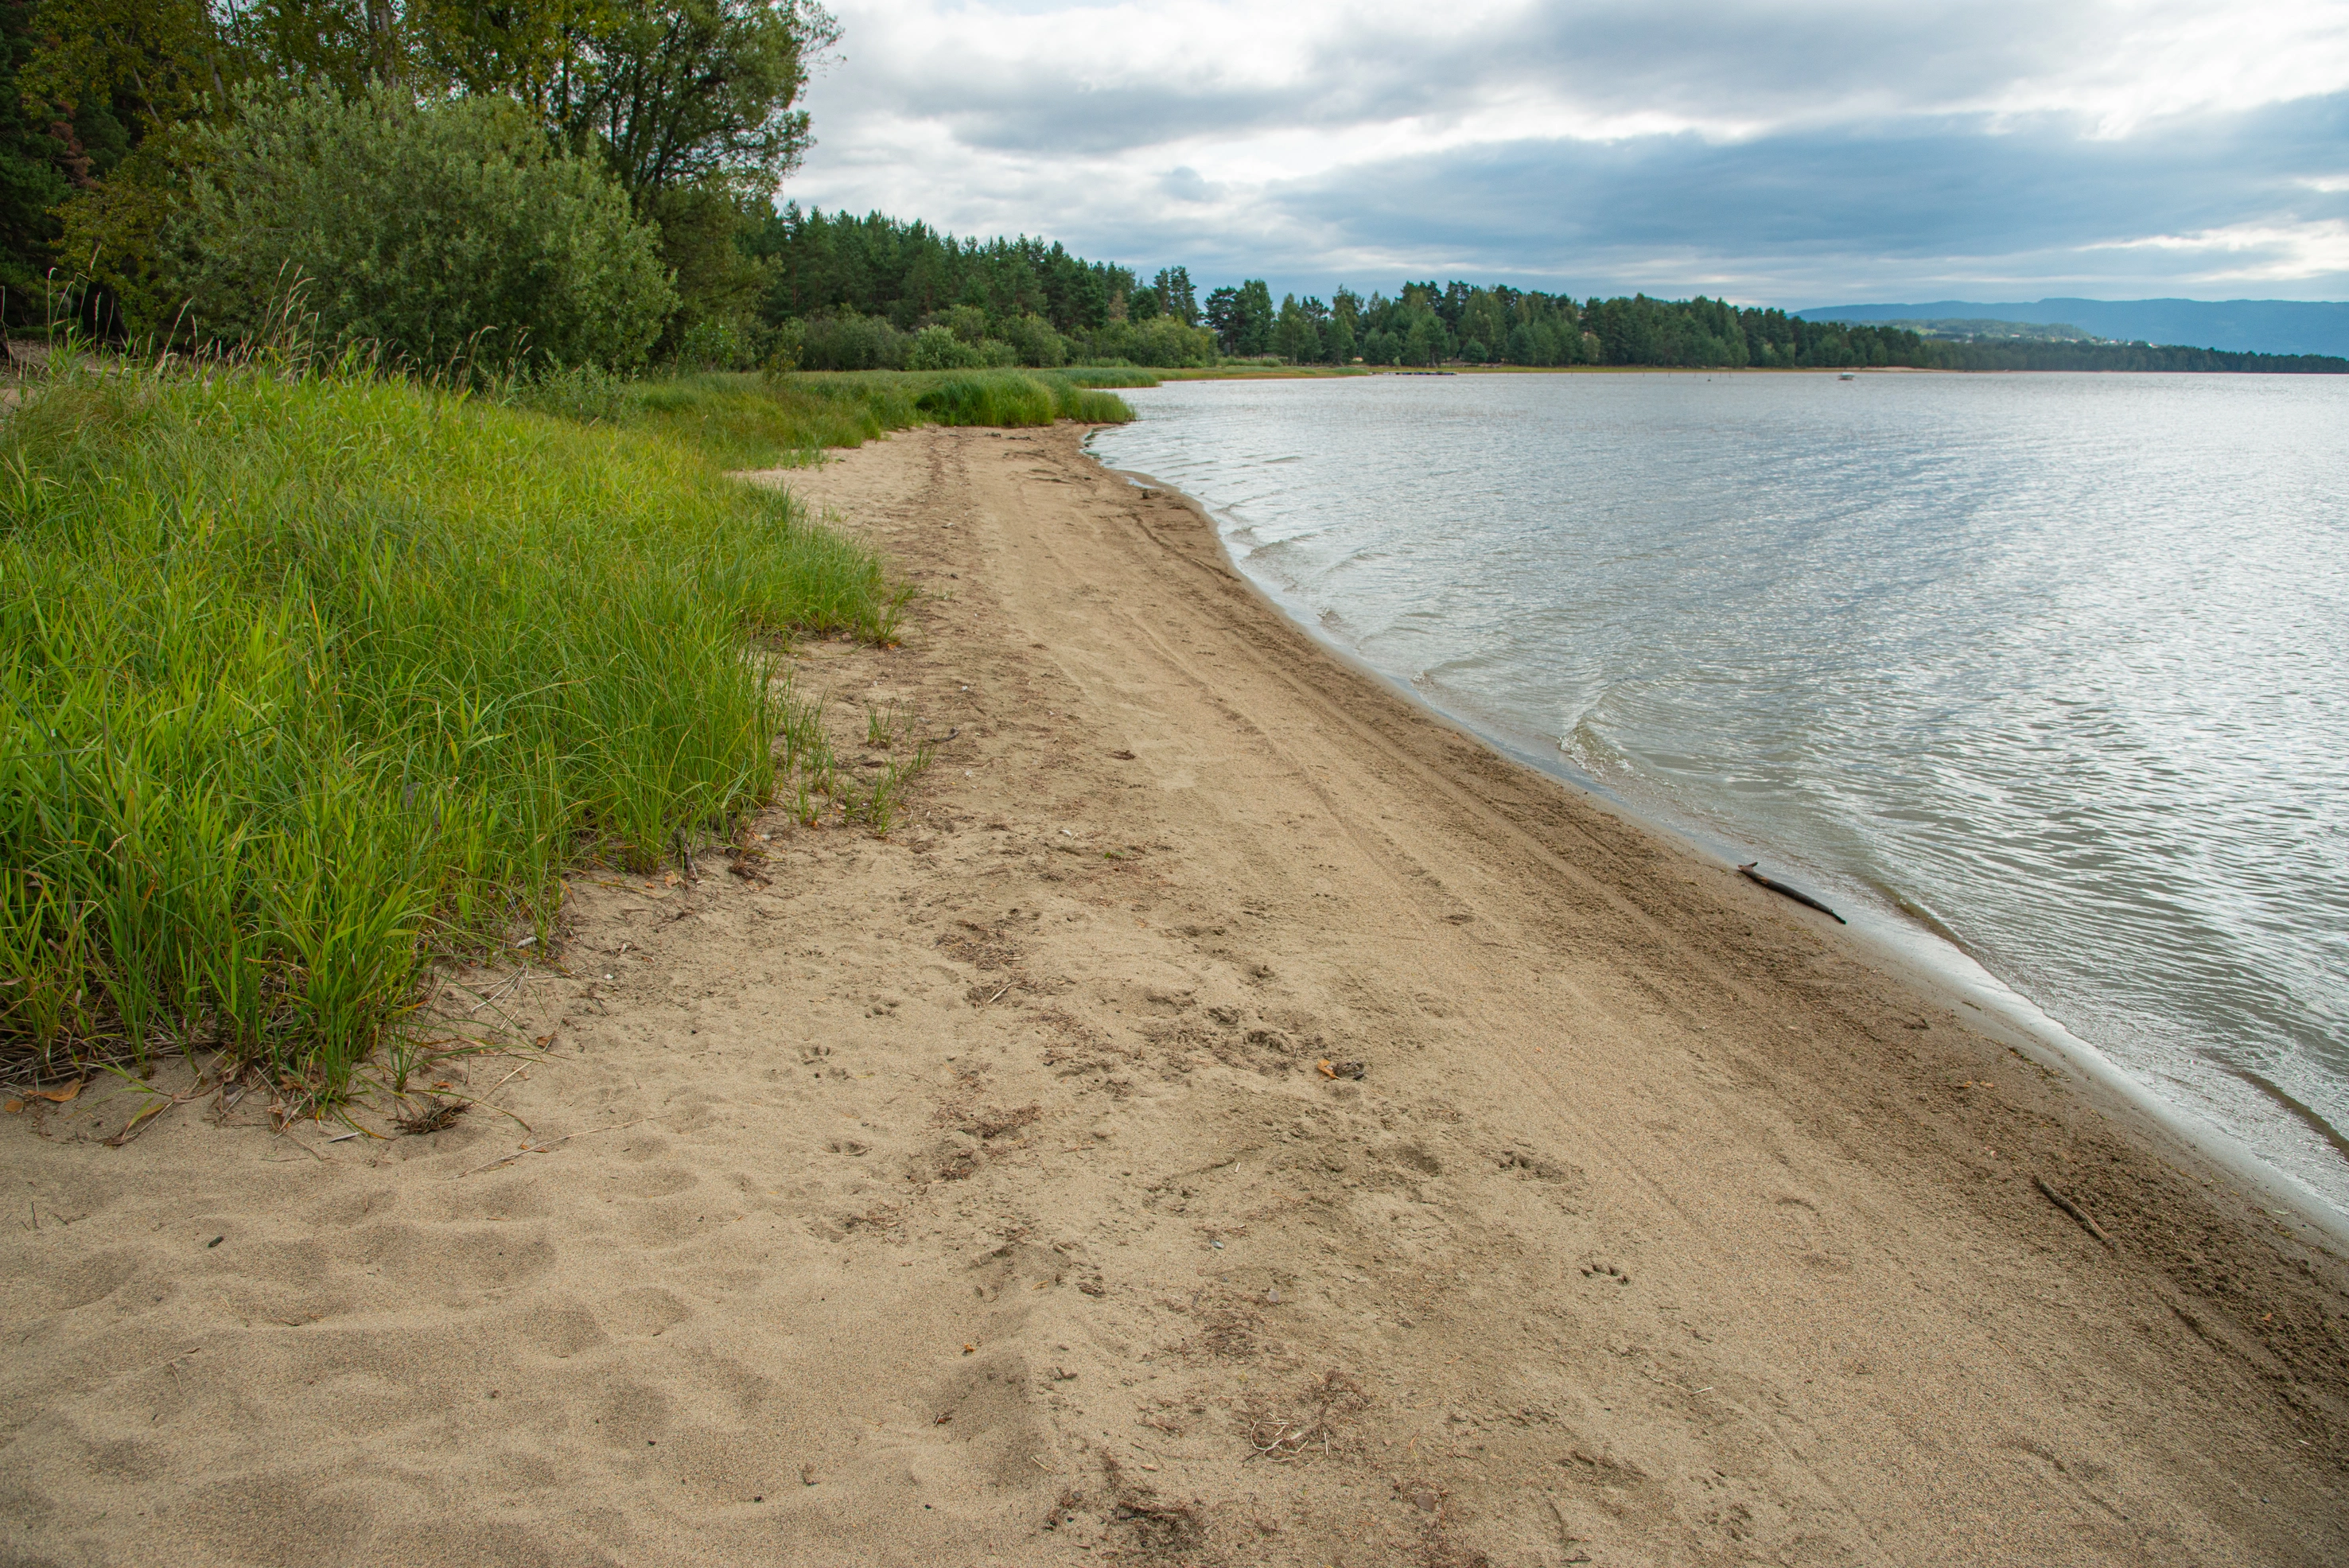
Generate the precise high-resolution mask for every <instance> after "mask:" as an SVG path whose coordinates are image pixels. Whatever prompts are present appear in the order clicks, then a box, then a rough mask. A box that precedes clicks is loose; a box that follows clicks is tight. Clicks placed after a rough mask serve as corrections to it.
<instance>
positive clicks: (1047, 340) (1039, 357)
mask: <svg viewBox="0 0 2349 1568" xmlns="http://www.w3.org/2000/svg"><path fill="white" fill-rule="evenodd" d="M1002 331H1003V340H1004V341H1005V342H1006V343H1009V344H1010V345H1011V351H1012V353H1013V354H1014V355H1016V356H1018V358H1019V363H1020V364H1022V365H1033V366H1035V367H1037V368H1038V369H1050V368H1051V367H1052V366H1055V365H1065V364H1067V363H1068V362H1069V340H1068V339H1067V338H1065V337H1061V335H1060V334H1059V333H1057V332H1055V331H1053V330H1052V324H1051V323H1050V322H1049V321H1047V320H1045V319H1044V318H1043V317H1040V316H1032V315H1031V316H1015V317H1011V318H1009V320H1007V321H1005V322H1004V323H1003V327H1002Z"/></svg>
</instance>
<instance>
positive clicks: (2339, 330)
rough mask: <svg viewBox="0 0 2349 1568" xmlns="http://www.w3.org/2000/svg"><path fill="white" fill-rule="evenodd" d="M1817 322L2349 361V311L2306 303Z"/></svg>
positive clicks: (2052, 302) (1996, 309)
mask: <svg viewBox="0 0 2349 1568" xmlns="http://www.w3.org/2000/svg"><path fill="white" fill-rule="evenodd" d="M1795 315H1797V316H1800V317H1805V318H1806V319H1808V320H1812V321H1867V322H1889V321H1907V322H1914V321H1933V322H1937V323H1939V322H1948V321H1952V320H1965V321H2013V322H2029V323H2033V324H2038V325H2046V326H2054V325H2061V326H2065V327H2078V328H2079V329H2080V330H2081V331H2083V332H2085V333H2087V334H2089V335H2090V336H2092V337H2111V338H2119V339H2122V340H2124V341H2127V342H2134V343H2178V344H2185V345H2188V346H2189V347H2192V348H2229V349H2235V350H2239V351H2245V352H2251V353H2258V354H2333V355H2344V356H2349V304H2342V303H2337V302H2333V301H2324V300H2302V299H2224V300H2212V299H2042V300H2038V301H2035V302H2033V303H2031V304H2027V305H2025V304H2005V305H1985V304H1979V303H1976V302H1974V301H1971V300H1962V299H1937V300H1933V301H1931V302H1930V303H1927V304H1921V305H1822V306H1815V307H1813V308H1811V309H1808V310H1798V311H1795Z"/></svg>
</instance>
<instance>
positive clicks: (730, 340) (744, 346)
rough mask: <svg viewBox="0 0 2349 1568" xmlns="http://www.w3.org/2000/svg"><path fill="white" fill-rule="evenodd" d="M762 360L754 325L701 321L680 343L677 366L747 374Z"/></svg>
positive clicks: (712, 319)
mask: <svg viewBox="0 0 2349 1568" xmlns="http://www.w3.org/2000/svg"><path fill="white" fill-rule="evenodd" d="M758 358H759V351H758V343H757V339H756V337H754V336H753V334H752V332H751V329H750V325H749V324H748V323H746V322H743V321H741V320H739V319H736V318H734V317H706V318H704V319H703V320H700V321H697V322H695V323H694V324H693V325H692V326H690V327H687V328H686V329H685V333H684V335H683V336H682V337H679V338H678V346H677V362H678V364H679V365H680V366H683V367H685V368H686V369H693V370H747V369H750V367H751V366H752V365H753V364H755V363H757V361H758Z"/></svg>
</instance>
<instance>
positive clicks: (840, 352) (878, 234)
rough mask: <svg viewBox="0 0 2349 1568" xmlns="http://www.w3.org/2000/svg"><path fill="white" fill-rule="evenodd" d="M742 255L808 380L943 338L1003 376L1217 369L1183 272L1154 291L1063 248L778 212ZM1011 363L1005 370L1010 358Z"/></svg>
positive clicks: (773, 323)
mask: <svg viewBox="0 0 2349 1568" xmlns="http://www.w3.org/2000/svg"><path fill="white" fill-rule="evenodd" d="M743 244H744V247H745V249H746V250H747V251H748V253H749V254H751V255H752V256H754V257H756V258H757V260H758V261H759V262H760V264H761V265H763V266H764V267H766V268H767V270H768V278H769V282H768V285H767V289H766V293H765V296H764V301H763V306H764V308H763V311H762V319H763V322H764V324H765V326H766V327H767V329H768V330H769V331H770V332H771V333H772V334H773V335H774V337H775V338H776V340H777V341H778V342H779V343H780V344H781V345H782V346H783V347H784V349H785V352H786V354H787V355H789V354H791V353H792V352H796V353H797V356H798V358H799V362H800V363H801V364H802V365H804V366H806V367H808V368H810V369H869V368H874V367H876V366H890V365H895V364H899V363H905V362H908V361H907V360H905V358H904V356H906V355H910V353H911V352H912V349H911V345H910V342H909V341H905V339H908V338H909V337H918V336H919V334H920V332H921V331H922V330H923V329H924V328H925V327H930V328H937V327H943V328H945V329H947V330H948V331H950V332H952V333H954V334H955V335H956V336H957V337H959V338H960V339H961V340H962V341H964V342H965V343H967V344H968V345H970V346H971V347H972V348H975V349H976V350H977V351H978V352H979V353H981V354H983V355H988V356H991V357H994V358H999V359H1000V361H1001V362H1003V363H1014V362H1017V363H1025V364H1030V365H1059V364H1065V363H1067V362H1069V361H1070V360H1071V359H1083V360H1090V361H1102V360H1119V359H1122V360H1124V361H1127V362H1128V363H1132V364H1138V365H1155V366H1180V365H1196V364H1204V363H1206V362H1209V361H1211V360H1212V359H1213V358H1215V353H1216V346H1215V340H1214V338H1213V337H1211V336H1209V335H1208V334H1207V333H1206V332H1203V331H1200V330H1199V329H1198V322H1199V306H1198V299H1197V296H1196V293H1195V290H1194V289H1193V287H1192V285H1191V276H1190V274H1189V273H1188V272H1187V271H1185V269H1184V268H1182V267H1179V266H1176V267H1167V268H1164V269H1162V270H1161V271H1160V272H1159V273H1158V274H1157V275H1156V276H1155V277H1154V278H1153V279H1152V280H1151V281H1150V282H1149V283H1148V284H1146V285H1145V284H1141V283H1139V282H1138V281H1137V279H1136V276H1135V274H1134V272H1133V269H1132V268H1130V267H1124V266H1119V265H1114V264H1112V263H1107V262H1088V261H1084V260H1082V259H1081V258H1079V257H1077V256H1073V255H1071V254H1069V252H1068V251H1067V250H1066V248H1064V247H1063V246H1061V245H1060V244H1047V243H1046V242H1045V241H1043V240H1040V239H1030V238H1028V237H1026V236H1024V235H1023V236H1021V237H1020V238H1019V239H1016V240H1007V239H993V240H978V239H957V237H956V236H954V235H953V234H943V233H941V232H939V231H937V230H936V229H933V228H931V227H929V226H928V225H927V224H926V223H901V222H899V221H898V220H896V219H895V218H889V217H885V216H883V215H882V214H880V213H869V214H867V215H866V216H864V217H856V216H854V215H853V214H851V213H845V212H843V213H831V214H827V213H823V212H822V211H821V210H818V211H811V212H805V213H802V211H801V210H800V209H799V207H798V206H797V205H796V204H792V205H788V206H785V207H784V208H783V209H782V210H781V211H780V212H774V211H770V212H769V213H766V214H765V215H764V216H763V217H762V218H761V219H760V220H759V221H757V222H756V223H752V224H750V226H749V227H748V229H747V230H746V231H745V234H744V239H743ZM1007 355H1008V358H1005V356H1007Z"/></svg>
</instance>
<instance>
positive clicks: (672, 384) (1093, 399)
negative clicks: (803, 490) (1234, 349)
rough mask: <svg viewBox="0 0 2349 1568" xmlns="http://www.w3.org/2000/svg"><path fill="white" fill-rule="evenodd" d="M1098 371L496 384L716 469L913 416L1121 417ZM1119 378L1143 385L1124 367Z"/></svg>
mask: <svg viewBox="0 0 2349 1568" xmlns="http://www.w3.org/2000/svg"><path fill="white" fill-rule="evenodd" d="M1094 378H1102V379H1119V378H1117V377H1116V373H1115V372H1108V371H1081V370H1080V371H1060V370H937V371H922V370H823V371H804V372H799V373H795V374H789V375H781V376H757V375H749V374H740V373H727V372H719V371H712V372H708V373H704V374H699V375H684V376H675V377H667V378H662V379H647V380H642V381H630V380H623V379H619V378H616V377H613V376H608V375H603V374H599V373H598V372H595V371H593V370H572V371H566V372H564V373H562V374H559V375H554V376H550V377H547V378H545V379H541V380H537V381H530V382H523V383H521V384H518V385H515V386H513V387H511V388H509V389H506V391H505V392H504V394H503V396H504V399H505V400H506V401H508V402H510V403H512V404H515V405H517V406H520V407H525V408H533V409H537V410H543V411H545V412H548V413H554V414H558V415H562V416H564V417H567V418H570V419H574V420H582V421H591V422H595V423H598V424H604V425H608V426H611V427H613V428H616V429H619V430H627V431H646V432H648V433H652V434H657V435H660V436H663V437H665V438H667V439H668V440H671V441H680V442H683V443H685V444H687V445H689V446H691V447H693V448H694V449H695V450H697V451H698V452H702V453H704V454H705V455H707V456H708V457H709V459H710V460H711V461H713V462H717V463H718V464H719V466H721V467H725V468H779V467H787V466H793V465H799V464H805V463H810V462H815V461H816V460H817V459H818V458H819V456H820V455H821V454H822V452H823V449H824V448H826V447H853V446H860V445H862V444H863V443H864V442H865V441H872V440H874V439H875V438H876V437H879V436H881V435H884V434H885V433H887V432H888V431H898V430H909V429H912V428H913V427H915V426H916V425H924V424H941V425H999V426H1030V425H1049V424H1050V423H1052V422H1053V421H1056V420H1081V421H1084V422H1086V423H1088V424H1123V423H1124V422H1125V421H1129V420H1131V419H1133V409H1132V408H1130V407H1129V406H1128V405H1127V404H1126V401H1125V400H1124V399H1123V398H1120V397H1117V396H1116V395H1114V394H1113V393H1111V392H1107V391H1104V390H1101V389H1099V387H1098V386H1097V385H1095V384H1091V383H1092V381H1093V379H1094ZM1120 384H1123V385H1129V386H1131V385H1136V384H1153V383H1151V382H1150V381H1149V379H1148V378H1147V377H1146V376H1139V375H1133V374H1128V375H1127V376H1125V377H1123V378H1122V379H1120Z"/></svg>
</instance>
